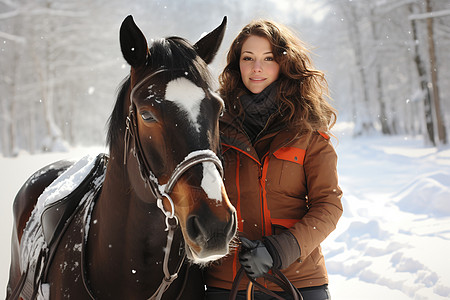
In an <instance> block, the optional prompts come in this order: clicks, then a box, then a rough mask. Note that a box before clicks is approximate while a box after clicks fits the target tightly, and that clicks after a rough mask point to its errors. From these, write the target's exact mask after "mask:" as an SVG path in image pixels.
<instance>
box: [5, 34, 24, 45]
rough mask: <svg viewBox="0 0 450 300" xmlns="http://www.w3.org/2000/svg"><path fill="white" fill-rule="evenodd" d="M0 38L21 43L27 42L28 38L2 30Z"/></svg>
mask: <svg viewBox="0 0 450 300" xmlns="http://www.w3.org/2000/svg"><path fill="white" fill-rule="evenodd" d="M0 38H4V39H7V40H11V41H13V42H16V43H20V44H25V43H26V42H27V40H26V39H25V38H24V37H21V36H17V35H13V34H9V33H6V32H2V31H0Z"/></svg>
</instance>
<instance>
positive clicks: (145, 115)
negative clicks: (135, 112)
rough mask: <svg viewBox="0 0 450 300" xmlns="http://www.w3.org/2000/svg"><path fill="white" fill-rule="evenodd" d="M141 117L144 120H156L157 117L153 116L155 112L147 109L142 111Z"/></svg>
mask: <svg viewBox="0 0 450 300" xmlns="http://www.w3.org/2000/svg"><path fill="white" fill-rule="evenodd" d="M141 118H142V120H144V121H145V122H155V121H156V119H155V117H154V116H153V114H152V113H151V112H149V111H147V110H144V111H141Z"/></svg>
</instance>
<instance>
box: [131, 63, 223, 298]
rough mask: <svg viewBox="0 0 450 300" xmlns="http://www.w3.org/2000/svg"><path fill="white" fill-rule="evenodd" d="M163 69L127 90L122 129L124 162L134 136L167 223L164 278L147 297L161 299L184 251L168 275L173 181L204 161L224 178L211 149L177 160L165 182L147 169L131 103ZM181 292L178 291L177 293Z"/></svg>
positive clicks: (144, 171) (175, 220) (142, 168)
mask: <svg viewBox="0 0 450 300" xmlns="http://www.w3.org/2000/svg"><path fill="white" fill-rule="evenodd" d="M163 71H166V70H164V69H161V70H157V71H155V72H154V73H152V74H150V75H149V76H147V77H146V78H144V79H143V80H142V81H140V82H139V83H138V84H136V86H134V87H133V89H132V90H131V93H130V103H131V104H130V108H129V113H128V116H127V120H126V130H125V137H124V142H125V149H124V164H126V163H127V155H128V151H129V147H130V139H131V138H133V141H134V147H133V150H132V151H133V156H134V157H135V158H136V160H137V162H138V165H139V172H140V175H141V178H142V180H143V181H144V183H145V184H146V185H147V184H148V186H149V187H150V190H151V192H152V194H153V196H154V197H155V198H156V204H157V206H158V208H159V209H161V211H162V212H163V214H164V215H165V217H166V218H165V222H166V231H167V241H166V247H165V249H166V251H164V260H163V272H164V278H163V279H162V281H161V284H160V285H159V287H158V289H157V290H156V291H155V293H154V294H153V295H152V296H151V297H150V298H149V299H148V300H159V299H161V298H162V296H163V294H164V292H165V291H166V290H167V289H168V288H169V286H170V285H171V284H172V282H173V281H174V280H175V279H177V277H178V273H179V271H180V270H181V267H182V265H183V263H184V260H185V257H186V254H185V253H183V255H182V258H181V259H180V261H179V262H178V265H177V268H176V270H175V272H174V273H173V274H170V271H169V257H170V252H171V248H172V241H173V235H174V232H175V230H176V228H177V227H178V218H177V217H176V216H175V206H174V203H173V200H172V198H171V197H170V196H169V195H170V194H171V193H172V191H173V188H174V187H175V184H176V183H177V182H178V180H179V179H180V177H181V176H182V175H183V174H184V173H185V172H186V171H187V170H189V169H190V168H192V167H193V166H195V165H197V164H200V163H204V162H212V163H214V165H215V166H216V167H217V169H218V171H219V173H220V176H221V177H222V178H223V166H222V162H221V161H220V159H219V158H218V157H217V155H216V154H215V153H214V152H213V151H211V150H197V151H193V152H191V153H190V154H188V155H187V156H186V157H185V158H184V160H183V161H182V162H181V163H179V164H178V165H177V166H176V167H175V169H174V170H173V172H172V174H171V175H170V177H169V180H168V181H167V183H166V184H165V185H160V184H159V182H158V179H157V178H156V176H155V175H154V173H153V172H152V170H151V168H150V164H149V163H148V160H147V159H146V157H145V154H144V151H143V147H142V144H141V141H140V139H139V134H138V130H137V120H136V111H135V104H134V102H133V95H134V93H135V91H136V90H137V89H138V88H139V87H141V86H142V85H143V83H144V82H146V81H147V80H148V79H149V78H151V77H153V76H154V75H156V74H157V73H160V72H163ZM163 198H166V199H167V200H168V202H169V204H170V210H166V209H165V208H164V205H163ZM171 223H172V224H171ZM180 294H181V292H180Z"/></svg>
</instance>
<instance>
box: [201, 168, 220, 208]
mask: <svg viewBox="0 0 450 300" xmlns="http://www.w3.org/2000/svg"><path fill="white" fill-rule="evenodd" d="M202 188H203V190H204V191H205V193H206V195H207V196H208V198H209V199H214V200H216V203H217V204H220V203H222V177H221V176H220V174H219V171H218V170H217V167H216V165H215V164H214V163H212V162H204V163H203V179H202Z"/></svg>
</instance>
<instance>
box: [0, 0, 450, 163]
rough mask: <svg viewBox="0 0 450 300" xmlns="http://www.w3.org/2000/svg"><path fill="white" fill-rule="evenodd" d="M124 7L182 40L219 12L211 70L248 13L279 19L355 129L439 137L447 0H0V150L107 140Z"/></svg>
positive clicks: (447, 108) (432, 140)
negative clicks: (304, 47)
mask: <svg viewBox="0 0 450 300" xmlns="http://www.w3.org/2000/svg"><path fill="white" fill-rule="evenodd" d="M129 14H132V15H133V16H134V18H135V21H136V23H137V24H138V26H139V27H140V28H141V29H142V30H143V32H144V34H145V35H146V36H147V39H148V40H149V41H150V40H151V39H157V38H161V37H165V36H171V35H178V36H182V37H185V38H187V39H188V40H190V41H191V42H195V41H197V40H198V39H199V38H200V36H201V35H202V34H203V33H204V32H208V31H211V30H212V29H214V28H215V27H216V26H217V25H219V24H220V22H221V20H222V18H223V16H227V17H228V22H229V23H228V29H227V32H226V35H225V38H224V42H223V44H222V46H221V48H220V51H219V55H218V57H217V58H216V60H215V61H214V63H213V64H212V66H211V69H212V72H213V74H214V77H215V78H217V75H218V74H219V73H220V70H221V68H223V66H224V63H225V55H226V51H227V49H228V47H229V45H230V43H231V41H232V39H233V38H234V37H235V36H236V34H237V32H238V31H239V30H240V29H241V28H242V27H243V26H244V25H245V24H246V23H248V22H249V21H250V20H251V19H254V18H269V19H273V20H275V21H278V22H280V23H283V24H285V25H287V26H289V27H290V28H292V29H293V30H294V31H295V32H297V33H298V35H299V36H300V38H301V39H302V40H303V41H305V42H306V43H307V44H308V45H309V47H310V49H311V55H312V58H313V60H314V62H315V65H316V67H317V68H318V69H320V70H322V71H324V72H325V73H326V76H327V79H328V83H329V88H330V91H331V97H332V99H333V105H334V106H335V107H336V108H337V110H338V112H339V115H338V122H349V123H351V124H353V131H352V133H351V134H352V135H353V136H370V135H403V136H411V137H420V138H421V139H423V143H424V144H425V145H431V146H437V147H439V146H442V145H445V144H448V136H449V131H450V99H449V98H450V97H448V95H450V80H449V78H450V51H448V49H449V48H450V1H448V0H302V1H299V0H246V1H241V0H225V1H217V0H189V1H187V0H186V1H182V0H170V1H169V0H165V1H164V0H158V1H157V0H130V1H119V0H108V1H106V0H76V1H75V0H0V70H1V73H0V152H1V154H2V155H3V156H6V157H9V156H15V155H17V154H18V153H20V152H21V151H26V152H29V153H40V152H46V151H57V150H64V149H67V148H69V147H71V146H78V145H82V146H90V145H104V143H105V135H106V130H105V125H106V123H107V120H108V117H109V114H110V113H111V110H112V107H113V104H114V102H115V99H116V92H117V87H118V86H119V84H120V82H121V81H122V79H123V78H124V77H125V76H126V75H127V73H128V72H129V67H128V66H127V64H126V63H125V61H124V59H123V58H122V55H121V53H120V48H119V41H118V32H119V27H120V24H121V22H122V20H123V19H124V18H125V17H126V16H127V15H129Z"/></svg>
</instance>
